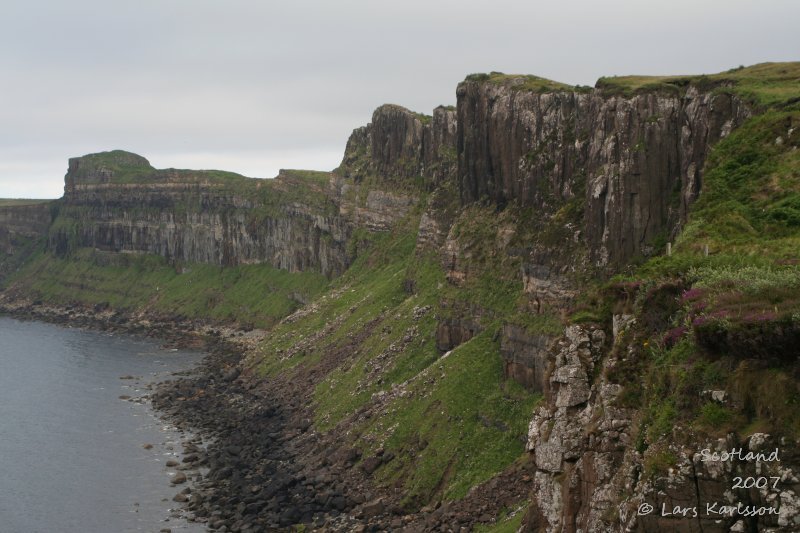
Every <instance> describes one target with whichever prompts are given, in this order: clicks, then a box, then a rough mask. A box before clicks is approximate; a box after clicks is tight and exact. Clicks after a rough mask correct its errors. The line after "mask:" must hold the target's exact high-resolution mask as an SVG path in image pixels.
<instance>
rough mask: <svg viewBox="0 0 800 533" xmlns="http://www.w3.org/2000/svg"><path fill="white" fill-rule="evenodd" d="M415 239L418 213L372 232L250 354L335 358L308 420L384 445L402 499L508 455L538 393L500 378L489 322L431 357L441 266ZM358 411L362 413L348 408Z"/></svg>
mask: <svg viewBox="0 0 800 533" xmlns="http://www.w3.org/2000/svg"><path fill="white" fill-rule="evenodd" d="M415 240H416V218H414V220H410V221H409V224H408V225H406V226H405V227H403V228H399V229H397V230H396V231H395V232H394V233H393V234H388V235H383V236H379V237H377V238H376V239H375V242H374V243H373V246H372V247H371V248H370V249H369V250H368V251H366V253H364V254H362V255H361V257H360V258H359V259H358V260H357V261H356V262H355V264H354V265H353V266H352V267H351V268H350V269H349V270H348V271H347V272H346V273H345V274H344V276H342V277H341V278H339V279H337V280H335V281H334V282H333V285H332V289H331V291H330V292H329V293H328V294H327V295H325V296H324V297H323V298H321V299H319V300H318V301H317V305H316V306H315V307H314V308H312V310H311V311H310V312H308V313H307V314H305V315H304V316H302V317H301V318H299V319H297V320H291V321H287V322H286V323H283V324H280V325H278V326H277V327H276V328H275V329H274V330H273V335H271V336H270V338H269V339H267V341H266V342H265V343H264V345H263V346H262V355H261V357H262V359H261V362H260V368H261V371H262V372H263V373H265V374H271V373H275V372H288V373H291V372H302V371H303V370H304V369H305V368H311V367H313V366H315V365H321V366H325V365H330V364H331V362H334V363H335V364H334V365H333V368H332V369H331V370H329V371H328V373H327V376H326V377H325V379H324V380H323V381H322V382H321V383H320V384H319V385H318V386H317V388H316V390H315V393H314V402H315V405H316V413H317V420H316V425H317V427H318V428H319V429H321V430H329V429H332V428H334V427H336V425H337V424H339V423H342V422H343V421H348V423H352V424H354V425H353V427H352V428H351V429H350V431H349V432H350V435H351V437H352V438H353V439H355V445H356V446H358V447H360V448H362V449H363V456H364V457H367V456H369V455H370V454H371V453H373V452H374V451H376V450H377V449H378V448H384V449H385V450H386V451H387V452H391V453H394V454H395V456H396V458H395V459H394V460H393V461H392V462H390V463H389V464H388V465H386V466H384V467H383V468H381V469H379V470H378V471H377V473H376V476H377V479H378V480H379V481H381V482H383V483H386V484H395V483H398V484H400V485H402V486H403V487H404V488H405V489H406V502H407V503H408V505H409V506H410V507H414V506H418V505H422V504H424V503H427V502H428V501H429V500H430V499H432V498H439V497H444V498H458V497H461V496H463V495H464V494H465V493H466V491H467V490H468V489H469V488H470V487H471V486H473V485H474V484H475V483H478V482H480V481H483V480H485V479H487V478H489V477H491V476H492V475H493V474H495V473H497V472H499V471H501V470H502V469H503V468H505V467H506V466H507V465H508V464H510V463H511V462H512V461H513V460H514V459H515V458H517V457H518V456H519V455H520V454H521V453H522V451H523V441H522V440H521V436H522V435H524V434H525V432H526V427H527V426H526V424H527V418H528V416H529V413H530V412H531V410H532V408H533V405H534V404H535V402H536V401H537V396H535V395H532V394H530V393H529V392H527V391H525V390H523V389H522V388H521V387H519V386H517V385H516V384H514V383H507V382H505V381H504V379H503V376H502V364H501V358H500V355H499V345H498V341H497V335H496V333H497V328H498V327H499V325H498V324H499V322H493V323H492V324H490V325H489V327H487V329H486V330H485V331H484V332H483V333H481V334H480V335H478V336H476V337H475V338H473V339H472V340H470V341H469V342H467V343H465V344H463V345H461V346H459V347H458V348H456V349H455V350H453V351H452V352H451V353H450V355H448V357H446V358H444V359H443V358H441V354H440V353H439V352H438V350H437V349H436V345H435V338H434V332H435V328H436V323H437V318H436V317H437V315H441V313H442V310H441V309H440V308H439V302H440V298H441V296H442V293H443V291H445V292H446V291H447V286H446V282H445V279H444V272H443V271H442V270H441V267H440V266H439V264H438V260H436V259H435V258H427V257H417V256H416V255H415V252H414V243H415ZM408 280H413V284H414V286H415V287H416V291H415V292H414V293H413V294H412V293H409V292H407V291H405V290H404V286H406V285H407V281H408ZM475 298H476V299H479V298H480V296H479V295H478V294H475ZM319 332H322V334H320V333H319ZM364 409H368V411H369V412H370V413H371V415H370V416H368V417H366V418H364V417H356V418H354V414H355V413H363V411H364Z"/></svg>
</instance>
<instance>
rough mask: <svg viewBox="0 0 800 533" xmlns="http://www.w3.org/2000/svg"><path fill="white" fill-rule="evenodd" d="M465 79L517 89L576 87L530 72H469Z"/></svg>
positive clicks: (571, 89)
mask: <svg viewBox="0 0 800 533" xmlns="http://www.w3.org/2000/svg"><path fill="white" fill-rule="evenodd" d="M465 81H478V82H483V81H488V82H490V83H494V84H497V85H508V86H510V87H511V88H512V89H514V90H517V91H529V92H535V93H546V92H555V91H574V90H576V89H578V88H577V87H575V86H573V85H568V84H566V83H561V82H557V81H553V80H549V79H547V78H541V77H539V76H533V75H530V74H504V73H502V72H490V73H489V74H470V75H469V76H467V78H466V80H465Z"/></svg>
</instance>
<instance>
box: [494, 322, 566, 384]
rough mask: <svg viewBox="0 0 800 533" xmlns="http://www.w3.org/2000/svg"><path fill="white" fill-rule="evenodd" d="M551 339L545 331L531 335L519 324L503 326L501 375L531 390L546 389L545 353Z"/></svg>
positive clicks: (547, 358) (546, 367) (547, 351)
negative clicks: (503, 374)
mask: <svg viewBox="0 0 800 533" xmlns="http://www.w3.org/2000/svg"><path fill="white" fill-rule="evenodd" d="M553 340H554V339H553V338H552V337H550V336H549V335H532V334H530V333H528V332H526V331H525V329H524V328H522V327H520V326H515V325H512V324H506V325H505V326H503V333H502V336H501V337H500V354H501V355H502V356H503V371H504V373H505V376H506V377H508V378H511V379H513V380H515V381H517V382H518V383H520V384H522V385H524V386H526V387H528V388H530V389H532V390H534V391H538V392H544V391H545V390H547V389H548V388H549V386H548V383H547V371H548V365H549V357H548V356H549V349H550V345H551V344H552V343H553Z"/></svg>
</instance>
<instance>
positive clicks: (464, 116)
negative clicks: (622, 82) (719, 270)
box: [457, 77, 750, 267]
mask: <svg viewBox="0 0 800 533" xmlns="http://www.w3.org/2000/svg"><path fill="white" fill-rule="evenodd" d="M523 83H524V80H523V79H521V78H513V77H511V78H503V79H502V80H501V81H496V80H482V79H478V80H471V79H469V78H468V79H467V80H466V81H464V82H463V83H461V84H460V85H459V86H458V92H457V95H458V180H459V186H460V194H461V199H462V202H464V203H469V202H474V201H477V200H480V199H481V198H486V199H489V200H491V201H493V202H495V203H497V204H499V205H501V206H502V205H506V204H507V203H509V202H517V203H519V204H522V205H528V206H532V207H534V208H536V209H539V210H542V211H543V212H544V213H547V212H550V213H551V214H552V212H553V211H554V208H557V207H558V206H560V205H562V204H563V203H564V202H565V201H568V200H570V199H572V198H575V197H578V198H585V226H584V231H585V239H586V242H587V244H588V247H589V250H590V253H591V259H592V261H593V262H594V263H595V264H596V265H598V266H601V267H605V266H606V265H612V266H613V265H620V264H622V263H624V262H625V261H626V260H627V259H629V258H631V257H632V256H633V255H635V254H637V253H644V254H647V252H648V251H649V250H648V246H649V245H650V244H651V243H652V242H653V240H654V239H655V238H656V237H657V236H669V235H673V234H674V232H675V231H676V228H677V226H678V224H679V223H680V222H681V221H682V220H684V219H685V216H686V213H687V208H688V206H689V204H690V203H691V202H692V201H693V200H694V199H695V198H696V197H697V194H698V192H699V190H700V185H701V179H702V176H701V171H702V168H703V163H704V161H705V158H706V156H707V154H708V151H709V149H710V147H711V146H712V145H713V144H714V143H715V142H717V141H718V140H719V139H720V138H722V137H724V136H726V135H727V134H728V133H730V131H731V130H732V129H733V128H735V127H737V126H738V125H739V124H741V123H742V122H743V121H744V120H745V119H746V118H747V117H748V116H749V115H750V111H749V109H748V107H747V106H746V105H745V104H744V103H743V102H742V101H741V100H739V99H738V98H737V97H735V96H731V95H729V94H725V93H717V92H708V91H701V90H699V89H697V88H696V87H692V86H690V87H689V88H687V89H686V90H685V92H684V93H683V94H674V93H673V94H663V93H660V92H657V91H651V92H643V93H641V94H635V95H633V96H614V95H611V96H609V95H606V94H604V93H603V91H602V90H600V89H595V90H590V91H577V90H556V91H551V92H537V91H529V90H523V89H521V84H523Z"/></svg>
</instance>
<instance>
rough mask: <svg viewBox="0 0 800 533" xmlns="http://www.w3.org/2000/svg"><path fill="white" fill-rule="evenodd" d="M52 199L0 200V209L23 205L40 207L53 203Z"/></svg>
mask: <svg viewBox="0 0 800 533" xmlns="http://www.w3.org/2000/svg"><path fill="white" fill-rule="evenodd" d="M52 201H53V200H52V199H33V198H0V207H14V206H21V205H39V204H46V203H48V202H52Z"/></svg>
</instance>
